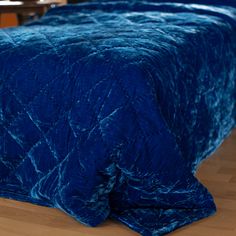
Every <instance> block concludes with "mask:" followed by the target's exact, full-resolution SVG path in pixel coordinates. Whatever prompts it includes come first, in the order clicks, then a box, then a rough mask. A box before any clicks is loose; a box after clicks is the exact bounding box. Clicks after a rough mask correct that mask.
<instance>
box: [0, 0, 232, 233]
mask: <svg viewBox="0 0 236 236" xmlns="http://www.w3.org/2000/svg"><path fill="white" fill-rule="evenodd" d="M183 2H184V3H177V2H176V1H172V2H171V1H157V0H156V1H154V0H153V1H151V0H150V1H141V0H140V1H119V0H116V1H109V0H107V1H102V2H100V1H93V2H90V3H83V4H77V5H66V6H63V7H58V8H54V9H51V10H50V11H49V12H48V13H47V14H46V15H45V16H44V17H43V18H42V19H40V20H38V21H34V22H32V23H29V24H26V25H24V26H21V27H17V28H7V29H1V30H0V196H1V197H5V198H12V199H16V200H21V201H28V202H31V203H35V204H40V205H44V206H50V207H55V208H59V209H61V210H63V211H64V212H66V213H67V214H69V215H71V216H72V217H74V218H75V219H77V220H78V221H80V222H82V223H83V224H86V225H89V226H96V225H98V224H100V223H101V222H103V221H104V220H105V219H107V218H108V217H110V218H113V219H116V220H118V221H120V222H123V223H124V224H125V225H127V226H129V227H130V228H132V229H133V230H135V231H137V232H139V233H140V234H141V235H145V236H148V235H153V236H158V235H163V234H167V233H169V232H171V231H173V230H174V229H176V228H179V227H181V226H184V225H186V224H189V223H191V222H193V221H196V220H199V219H202V218H204V217H207V216H209V215H211V214H213V213H214V212H215V204H214V201H213V198H212V196H211V194H210V193H209V192H208V190H207V189H206V188H205V187H204V186H203V185H202V184H201V183H199V181H198V180H197V179H196V178H195V172H196V170H197V167H198V166H199V164H200V163H201V161H202V160H203V159H204V158H206V157H207V156H209V155H210V154H211V153H212V152H213V151H214V150H215V149H216V148H217V147H218V146H219V145H220V144H221V142H222V141H223V139H224V138H225V137H226V136H227V135H228V134H229V133H230V131H231V130H232V128H233V127H234V126H235V124H236V122H235V121H236V104H235V103H236V7H235V6H236V4H234V1H223V0H222V1H217V0H212V1H206V3H205V5H204V4H203V3H201V1H199V2H198V3H197V4H196V2H197V1H195V3H194V1H193V2H192V3H191V2H190V1H183ZM203 2H204V1H203ZM223 2H224V4H223Z"/></svg>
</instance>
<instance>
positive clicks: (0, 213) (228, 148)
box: [0, 130, 236, 236]
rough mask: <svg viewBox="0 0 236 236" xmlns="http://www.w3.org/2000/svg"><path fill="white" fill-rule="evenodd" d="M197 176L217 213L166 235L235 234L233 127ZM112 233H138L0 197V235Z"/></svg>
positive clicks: (235, 137) (235, 149)
mask: <svg viewBox="0 0 236 236" xmlns="http://www.w3.org/2000/svg"><path fill="white" fill-rule="evenodd" d="M198 178H199V179H200V180H201V182H202V183H203V184H204V185H205V186H207V187H208V189H209V190H210V192H211V193H212V194H213V195H214V197H215V201H216V204H217V207H218V212H217V214H216V215H215V216H212V217H210V218H207V219H204V220H201V221H199V222H197V223H194V224H192V225H190V226H187V227H185V228H182V229H179V230H177V231H175V232H174V233H172V234H170V235H172V236H213V235H214V236H236V130H235V131H234V133H233V134H232V135H231V136H230V137H229V138H228V139H227V140H226V141H225V142H224V144H223V145H222V146H221V148H220V149H219V150H218V151H217V152H216V153H215V154H214V155H213V158H210V159H208V160H206V161H205V162H204V163H203V164H202V166H201V167H200V169H199V171H198ZM113 235H114V236H115V235H118V236H135V235H138V234H137V233H135V232H133V231H131V230H130V229H128V228H127V227H125V226H123V225H121V224H119V223H115V222H112V221H107V222H105V223H104V224H102V225H101V226H99V227H96V228H88V227H85V226H82V225H81V224H79V223H78V222H76V221H75V220H73V219H72V218H70V217H69V216H66V215H65V214H64V213H62V212H60V211H58V210H56V209H49V208H45V207H39V206H34V205H31V204H27V203H21V202H15V201H10V200H5V199H0V236H113Z"/></svg>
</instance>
